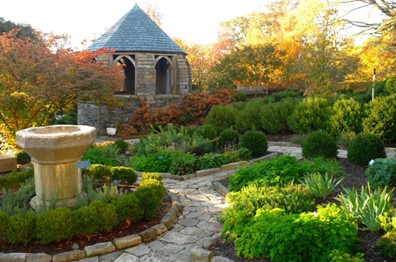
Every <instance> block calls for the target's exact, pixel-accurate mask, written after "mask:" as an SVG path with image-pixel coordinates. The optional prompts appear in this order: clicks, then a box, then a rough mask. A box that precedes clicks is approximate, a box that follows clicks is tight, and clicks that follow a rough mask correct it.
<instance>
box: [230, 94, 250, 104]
mask: <svg viewBox="0 0 396 262" xmlns="http://www.w3.org/2000/svg"><path fill="white" fill-rule="evenodd" d="M246 100H247V96H246V94H245V93H235V94H233V95H232V101H234V102H245V101H246Z"/></svg>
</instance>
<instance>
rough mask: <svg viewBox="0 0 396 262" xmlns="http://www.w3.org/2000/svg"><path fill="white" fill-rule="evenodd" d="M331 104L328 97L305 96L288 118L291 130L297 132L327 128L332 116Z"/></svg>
mask: <svg viewBox="0 0 396 262" xmlns="http://www.w3.org/2000/svg"><path fill="white" fill-rule="evenodd" d="M330 113H331V111H330V105H329V101H328V100H327V99H326V98H320V97H308V98H304V99H303V100H302V101H301V102H300V103H299V104H298V105H297V106H296V107H295V109H294V111H293V113H292V114H291V115H290V116H289V117H288V118H287V122H288V125H289V128H290V130H292V131H293V132H294V133H297V134H305V133H310V132H313V131H316V130H327V128H328V122H329V118H330Z"/></svg>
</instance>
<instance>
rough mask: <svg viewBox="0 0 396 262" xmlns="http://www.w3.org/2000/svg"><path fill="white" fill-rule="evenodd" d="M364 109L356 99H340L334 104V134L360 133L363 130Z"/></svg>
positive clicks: (331, 124)
mask: <svg viewBox="0 0 396 262" xmlns="http://www.w3.org/2000/svg"><path fill="white" fill-rule="evenodd" d="M362 118H363V108H362V105H361V104H360V103H359V102H357V101H356V100H355V99H354V98H352V97H351V98H346V97H345V96H342V97H340V98H339V99H337V101H336V102H335V103H334V104H333V107H332V109H331V116H330V130H331V132H332V133H333V134H340V133H345V132H355V133H359V132H360V131H361V130H362Z"/></svg>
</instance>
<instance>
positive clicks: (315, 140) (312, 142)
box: [302, 130, 337, 158]
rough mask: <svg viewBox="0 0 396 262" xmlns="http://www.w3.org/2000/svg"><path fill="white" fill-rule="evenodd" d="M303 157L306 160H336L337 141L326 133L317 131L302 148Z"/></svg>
mask: <svg viewBox="0 0 396 262" xmlns="http://www.w3.org/2000/svg"><path fill="white" fill-rule="evenodd" d="M302 156H303V157H304V158H317V157H323V158H336V157H337V144H336V141H335V139H334V138H333V137H332V136H331V135H330V134H328V133H327V132H325V131H320V130H319V131H315V132H313V133H311V134H310V135H309V136H308V137H307V139H306V140H305V141H304V144H303V146H302Z"/></svg>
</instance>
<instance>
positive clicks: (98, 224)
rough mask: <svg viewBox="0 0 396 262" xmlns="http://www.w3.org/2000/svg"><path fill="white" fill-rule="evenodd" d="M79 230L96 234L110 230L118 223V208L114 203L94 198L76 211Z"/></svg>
mask: <svg viewBox="0 0 396 262" xmlns="http://www.w3.org/2000/svg"><path fill="white" fill-rule="evenodd" d="M75 215H76V227H77V232H80V233H82V234H95V233H98V232H101V231H104V230H110V229H111V228H112V227H114V226H115V225H116V224H117V223H118V219H117V212H116V208H115V206H114V205H112V204H107V203H104V202H103V201H100V200H94V201H92V202H91V204H89V205H88V206H83V207H80V208H79V209H77V210H76V211H75Z"/></svg>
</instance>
